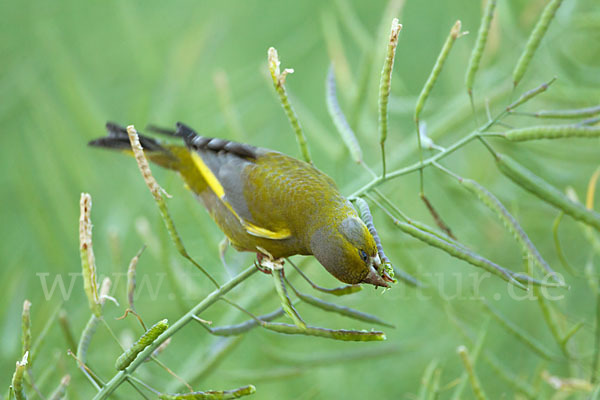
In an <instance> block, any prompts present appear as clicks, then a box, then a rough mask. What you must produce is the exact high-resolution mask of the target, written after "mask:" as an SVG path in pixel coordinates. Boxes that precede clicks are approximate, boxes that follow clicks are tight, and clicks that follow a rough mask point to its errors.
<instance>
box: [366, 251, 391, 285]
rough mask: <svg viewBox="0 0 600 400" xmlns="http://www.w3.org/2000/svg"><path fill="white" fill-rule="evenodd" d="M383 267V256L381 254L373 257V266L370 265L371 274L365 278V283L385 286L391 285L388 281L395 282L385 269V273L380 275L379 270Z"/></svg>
mask: <svg viewBox="0 0 600 400" xmlns="http://www.w3.org/2000/svg"><path fill="white" fill-rule="evenodd" d="M380 269H381V258H380V257H379V254H377V255H375V257H372V258H371V266H370V267H369V274H368V275H367V277H366V278H365V279H363V283H370V284H371V285H373V286H375V287H379V286H383V287H390V285H388V282H395V281H394V280H393V279H392V278H391V277H390V276H389V275H388V274H387V272H385V271H383V274H382V275H380V273H379V272H378V271H379V270H380Z"/></svg>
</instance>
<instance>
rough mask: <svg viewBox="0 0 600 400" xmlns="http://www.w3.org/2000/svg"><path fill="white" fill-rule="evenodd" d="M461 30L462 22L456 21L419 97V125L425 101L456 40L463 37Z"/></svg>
mask: <svg viewBox="0 0 600 400" xmlns="http://www.w3.org/2000/svg"><path fill="white" fill-rule="evenodd" d="M460 28H461V24H460V21H456V23H455V24H454V26H452V29H450V34H448V37H447V38H446V42H445V43H444V46H443V47H442V50H441V51H440V54H439V55H438V58H437V60H436V61H435V65H434V66H433V69H432V70H431V73H430V74H429V77H428V78H427V82H425V85H424V86H423V89H422V90H421V94H420V95H419V99H418V100H417V106H416V107H415V121H416V122H417V123H418V121H419V115H420V114H421V110H422V109H423V106H425V101H426V100H427V97H429V93H430V92H431V89H433V85H434V84H435V82H436V81H437V78H438V76H439V75H440V72H442V67H443V66H444V63H445V62H446V59H447V58H448V54H450V50H451V49H452V45H454V42H455V41H456V39H457V38H458V37H459V36H460V35H461V34H460Z"/></svg>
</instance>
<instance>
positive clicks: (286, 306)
mask: <svg viewBox="0 0 600 400" xmlns="http://www.w3.org/2000/svg"><path fill="white" fill-rule="evenodd" d="M271 275H273V283H274V284H275V290H276V291H277V294H278V295H279V300H280V301H281V306H282V307H283V310H284V311H285V313H286V314H287V315H288V316H289V317H290V318H291V319H292V321H294V324H296V325H297V326H298V327H300V328H306V323H305V322H304V320H303V319H302V317H301V316H300V314H298V311H296V309H295V308H294V305H293V304H292V302H291V301H290V298H289V297H288V294H287V290H286V288H285V283H284V281H283V268H279V269H276V268H274V269H273V270H272V273H271Z"/></svg>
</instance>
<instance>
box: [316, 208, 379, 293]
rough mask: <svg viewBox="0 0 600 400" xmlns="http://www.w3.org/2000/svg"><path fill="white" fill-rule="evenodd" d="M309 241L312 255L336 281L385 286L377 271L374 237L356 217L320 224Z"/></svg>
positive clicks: (377, 262) (377, 259)
mask: <svg viewBox="0 0 600 400" xmlns="http://www.w3.org/2000/svg"><path fill="white" fill-rule="evenodd" d="M310 242H311V250H312V253H313V255H314V256H315V257H316V258H317V260H319V262H320V263H321V264H322V265H323V266H324V267H325V269H327V271H329V273H330V274H332V275H333V276H335V277H336V278H337V279H339V280H340V281H342V282H344V283H350V284H357V283H369V284H371V285H374V286H375V287H378V286H384V287H389V285H388V284H387V282H386V279H385V276H384V277H382V275H381V274H380V273H379V272H378V271H379V270H380V266H381V259H380V258H379V254H378V252H377V245H376V244H375V240H374V239H373V236H372V235H371V233H370V232H369V230H368V229H367V226H366V225H365V224H364V222H362V221H361V220H360V218H358V217H356V216H348V217H347V218H345V219H343V220H342V221H341V222H339V223H338V224H333V226H332V225H325V226H322V227H320V228H318V229H317V230H316V231H315V232H314V233H313V235H312V237H311V241H310Z"/></svg>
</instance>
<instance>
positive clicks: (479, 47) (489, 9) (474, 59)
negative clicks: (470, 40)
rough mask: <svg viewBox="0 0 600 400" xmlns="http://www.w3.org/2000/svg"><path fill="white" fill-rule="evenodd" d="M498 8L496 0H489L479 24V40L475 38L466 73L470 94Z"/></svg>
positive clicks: (466, 82)
mask: <svg viewBox="0 0 600 400" xmlns="http://www.w3.org/2000/svg"><path fill="white" fill-rule="evenodd" d="M495 9H496V0H488V2H487V5H486V7H485V11H484V12H483V17H482V18H481V23H480V24H479V31H478V32H477V40H475V46H474V47H473V51H472V52H471V58H469V65H468V67H467V74H466V75H465V86H466V87H467V91H468V92H469V94H471V93H473V82H474V81H475V74H476V73H477V70H478V69H479V62H480V61H481V56H482V55H483V49H484V48H485V43H486V42H487V38H488V33H489V31H490V25H491V24H492V18H494V10H495Z"/></svg>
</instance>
